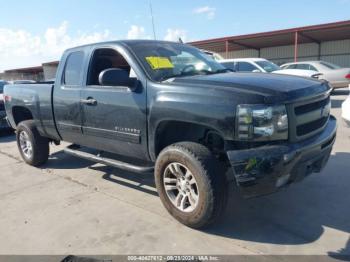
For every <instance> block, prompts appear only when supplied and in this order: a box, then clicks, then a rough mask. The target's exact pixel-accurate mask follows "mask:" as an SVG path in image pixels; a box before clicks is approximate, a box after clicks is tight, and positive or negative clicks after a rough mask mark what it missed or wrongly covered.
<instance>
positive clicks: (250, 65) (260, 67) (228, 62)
mask: <svg viewBox="0 0 350 262" xmlns="http://www.w3.org/2000/svg"><path fill="white" fill-rule="evenodd" d="M218 62H219V63H221V64H222V65H224V66H225V67H226V68H229V69H232V70H234V71H236V72H254V73H257V72H262V73H274V74H285V75H295V76H304V77H314V78H318V77H319V76H320V73H319V72H316V71H312V70H296V69H281V68H280V67H279V66H278V65H276V64H274V63H272V62H271V61H269V60H266V59H264V58H235V59H223V60H220V61H218Z"/></svg>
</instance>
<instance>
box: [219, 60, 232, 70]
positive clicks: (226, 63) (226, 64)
mask: <svg viewBox="0 0 350 262" xmlns="http://www.w3.org/2000/svg"><path fill="white" fill-rule="evenodd" d="M221 64H222V65H223V66H224V67H226V68H228V69H232V70H236V66H235V63H234V62H222V63H221Z"/></svg>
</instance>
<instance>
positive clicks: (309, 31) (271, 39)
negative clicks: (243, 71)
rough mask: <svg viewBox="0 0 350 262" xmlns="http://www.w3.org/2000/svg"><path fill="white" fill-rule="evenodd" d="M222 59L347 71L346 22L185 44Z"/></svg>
mask: <svg viewBox="0 0 350 262" xmlns="http://www.w3.org/2000/svg"><path fill="white" fill-rule="evenodd" d="M189 44H191V45H193V46H196V47H198V48H201V49H206V50H209V51H213V52H217V53H219V54H220V55H222V56H223V57H224V58H244V57H262V58H266V59H269V60H271V61H273V62H275V63H277V64H283V63H286V62H291V61H305V60H324V61H328V62H331V63H334V64H337V65H340V66H343V67H350V20H348V21H341V22H335V23H328V24H321V25H314V26H305V27H297V28H290V29H285V30H277V31H270V32H264V33H256V34H248V35H239V36H229V37H222V38H215V39H209V40H202V41H196V42H191V43H189Z"/></svg>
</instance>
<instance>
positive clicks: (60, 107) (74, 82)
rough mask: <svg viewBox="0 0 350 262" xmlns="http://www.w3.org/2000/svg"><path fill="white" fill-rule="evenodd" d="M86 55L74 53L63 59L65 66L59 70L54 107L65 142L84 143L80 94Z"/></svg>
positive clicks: (79, 51)
mask: <svg viewBox="0 0 350 262" xmlns="http://www.w3.org/2000/svg"><path fill="white" fill-rule="evenodd" d="M85 59H86V53H85V51H84V50H77V51H72V52H70V53H68V54H65V55H64V56H63V57H62V61H63V63H64V66H62V68H61V67H60V68H59V71H58V72H57V76H61V78H58V79H56V82H55V88H54V94H53V105H54V114H55V120H56V125H57V128H58V131H59V134H60V136H61V137H62V139H63V140H65V141H68V142H72V143H77V144H81V143H82V140H83V138H82V128H81V126H82V114H81V113H82V112H81V104H80V92H81V86H82V79H83V71H84V65H85Z"/></svg>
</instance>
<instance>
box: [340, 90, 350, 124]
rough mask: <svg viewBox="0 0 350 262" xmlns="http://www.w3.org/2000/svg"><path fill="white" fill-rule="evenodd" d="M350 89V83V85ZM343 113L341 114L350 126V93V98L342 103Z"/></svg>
mask: <svg viewBox="0 0 350 262" xmlns="http://www.w3.org/2000/svg"><path fill="white" fill-rule="evenodd" d="M349 90H350V85H349ZM341 109H342V113H341V116H342V118H343V119H344V121H345V123H346V124H347V125H348V126H349V127H350V93H349V96H348V98H347V99H346V100H345V101H344V102H343V104H342V105H341Z"/></svg>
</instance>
